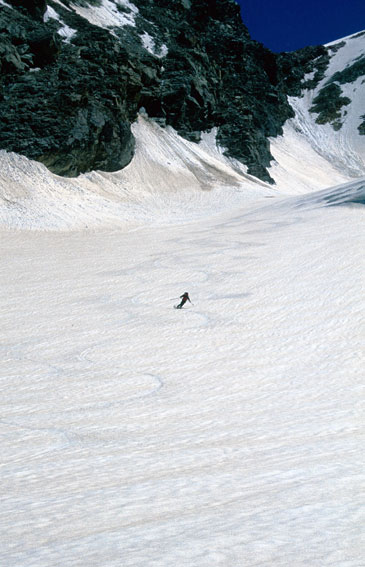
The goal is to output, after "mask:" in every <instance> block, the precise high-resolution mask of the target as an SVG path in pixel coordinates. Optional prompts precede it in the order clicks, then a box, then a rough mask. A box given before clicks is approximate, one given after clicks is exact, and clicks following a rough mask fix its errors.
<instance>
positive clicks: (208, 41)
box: [0, 0, 328, 182]
mask: <svg viewBox="0 0 365 567" xmlns="http://www.w3.org/2000/svg"><path fill="white" fill-rule="evenodd" d="M0 26H1V28H2V30H3V35H2V38H1V40H0V54H1V64H2V67H1V71H2V82H1V96H0V118H1V122H2V128H1V132H0V148H2V149H7V150H9V151H15V152H17V153H20V154H23V155H26V156H27V157H29V158H31V159H36V160H38V161H41V162H42V163H44V164H45V165H46V166H47V167H48V168H49V169H50V170H51V171H53V172H54V173H57V174H60V175H66V176H75V175H77V174H79V173H80V172H85V171H90V170H95V169H102V170H106V171H115V170H118V169H121V168H122V167H124V166H125V165H126V164H127V163H129V162H130V160H131V159H132V157H133V155H134V138H133V135H132V133H131V124H132V123H133V122H134V121H135V120H136V118H137V113H138V111H139V110H140V109H141V108H145V109H146V111H147V112H148V114H149V115H150V116H152V117H154V118H155V119H156V120H158V121H159V122H160V123H161V124H167V125H171V126H173V127H174V128H175V129H176V130H177V132H178V133H179V134H180V135H181V136H183V137H184V138H186V139H189V140H192V141H198V140H199V139H200V136H201V132H202V131H206V130H210V129H211V128H213V127H216V128H217V139H218V142H219V143H220V145H221V146H222V147H224V148H225V151H226V153H227V155H229V156H231V157H234V158H236V159H238V160H240V161H241V162H242V163H244V164H246V165H247V166H248V171H249V173H251V174H253V175H255V176H257V177H259V178H261V179H264V180H266V181H268V182H272V181H273V180H272V178H271V177H270V175H269V173H268V170H267V167H268V166H269V165H270V161H271V159H272V155H271V154H270V147H269V142H268V137H270V136H277V135H278V134H281V133H282V126H283V124H284V123H285V121H286V120H287V118H289V117H291V116H293V115H294V113H293V110H292V108H291V106H290V105H289V103H288V100H287V96H286V93H287V92H288V89H289V90H290V91H292V90H297V89H298V85H299V84H300V80H301V79H302V77H303V76H304V74H305V72H306V71H310V70H312V68H313V63H312V62H313V60H314V59H318V58H319V59H320V60H321V61H322V63H323V64H325V63H326V61H327V60H328V54H327V50H326V49H325V48H324V47H316V48H307V49H306V50H302V51H301V52H300V54H299V55H297V56H296V57H295V58H294V59H293V58H292V57H290V56H287V55H282V56H280V57H277V56H276V55H275V54H273V53H271V52H270V51H269V50H268V49H266V48H265V47H264V46H263V45H261V44H259V43H257V42H255V41H252V40H251V39H250V36H249V33H248V31H247V28H246V27H245V25H244V24H243V23H242V20H241V16H240V11H239V7H238V5H237V4H236V3H235V2H234V0H212V1H209V2H208V1H207V0H177V1H176V2H173V3H171V2H170V1H167V0H155V1H154V2H150V1H149V0H136V1H135V2H134V3H132V2H130V1H129V0H90V1H87V0H74V1H73V2H72V1H71V0H63V1H61V0H49V1H47V2H46V1H45V0H29V1H28V2H26V3H22V2H19V1H18V0H9V1H8V2H5V1H3V2H2V3H1V6H0ZM293 63H295V65H294V64H293ZM294 67H295V68H294Z"/></svg>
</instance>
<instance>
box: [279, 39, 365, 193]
mask: <svg viewBox="0 0 365 567" xmlns="http://www.w3.org/2000/svg"><path fill="white" fill-rule="evenodd" d="M327 47H330V48H333V49H334V51H333V52H332V55H331V59H330V63H329V66H328V68H327V70H326V72H325V75H324V77H323V79H322V80H321V81H320V82H319V84H318V85H317V86H316V88H315V89H313V90H306V91H303V93H302V95H303V96H301V97H291V98H290V104H291V105H292V107H293V109H294V111H295V118H293V119H291V120H288V122H287V123H286V125H285V126H284V139H285V142H286V144H287V145H289V146H291V144H293V142H294V147H295V150H294V153H295V158H294V159H295V160H296V163H297V166H298V167H299V168H300V169H302V168H305V167H311V164H312V162H313V160H312V159H309V160H308V157H309V151H311V152H312V156H313V159H314V163H315V164H317V163H318V160H319V159H320V158H323V160H322V167H324V168H325V163H326V162H327V163H329V164H330V167H331V168H333V167H334V168H336V169H337V171H338V172H339V173H340V174H342V175H344V176H348V177H360V176H363V175H364V171H365V136H364V135H360V133H359V130H358V127H359V125H360V124H361V122H362V119H361V117H362V116H363V115H365V107H364V100H365V77H364V75H362V76H359V77H358V78H357V79H356V80H354V81H352V82H347V83H344V84H341V83H340V82H339V81H335V83H336V84H338V85H339V86H340V87H341V93H342V94H341V96H345V97H347V98H349V99H350V100H351V103H350V104H349V105H347V106H344V107H343V108H342V110H341V122H342V127H341V128H340V129H339V130H335V129H334V128H333V127H332V125H331V124H317V123H316V119H317V117H318V114H316V113H313V112H310V111H309V109H310V108H312V106H313V99H315V97H316V96H317V95H318V93H319V92H320V91H321V89H322V88H323V87H324V86H326V85H327V84H328V83H329V81H331V80H334V79H335V78H336V73H338V72H341V71H343V70H345V69H347V68H350V67H351V66H352V65H353V64H354V63H356V61H359V60H360V58H365V32H360V33H358V34H354V35H353V36H349V37H345V38H343V39H341V40H338V41H337V42H333V43H331V44H328V46H327ZM298 142H299V143H298ZM271 145H272V153H273V155H274V157H275V158H276V159H277V161H278V162H279V164H280V163H281V158H282V153H281V145H282V142H281V140H280V138H278V139H273V140H272V141H271ZM277 146H279V148H278V149H277ZM302 146H304V147H305V146H307V147H308V150H306V151H305V153H304V154H303V155H301V153H300V149H301V147H302ZM290 167H291V169H292V170H294V171H295V170H296V169H297V167H296V166H295V163H294V162H293V163H291V164H290ZM289 171H290V170H289ZM271 174H272V175H273V177H274V179H275V181H279V182H280V180H281V179H282V177H281V176H280V173H279V175H277V174H276V170H275V166H274V168H273V171H272V173H271Z"/></svg>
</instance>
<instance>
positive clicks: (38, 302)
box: [0, 181, 365, 567]
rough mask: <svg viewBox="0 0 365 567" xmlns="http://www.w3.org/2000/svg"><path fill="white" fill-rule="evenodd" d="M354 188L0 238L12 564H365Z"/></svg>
mask: <svg viewBox="0 0 365 567" xmlns="http://www.w3.org/2000/svg"><path fill="white" fill-rule="evenodd" d="M364 186H365V183H364V182H361V181H357V182H353V183H351V184H349V185H348V186H347V187H346V188H342V189H341V188H339V189H336V190H335V191H334V192H332V193H333V198H331V194H332V193H331V192H330V191H324V192H321V193H320V194H318V193H315V194H313V195H312V196H306V197H304V196H303V197H299V198H294V197H291V198H287V199H286V200H285V199H282V200H280V201H275V202H274V203H273V201H272V200H267V201H266V202H265V206H261V207H260V206H257V208H256V209H252V208H251V210H250V211H249V212H245V210H242V211H240V210H236V213H235V214H232V212H226V213H225V214H222V215H220V216H219V215H217V216H215V217H214V218H213V219H211V220H207V219H206V220H200V221H199V222H190V223H187V224H183V225H179V226H173V225H171V226H164V227H161V228H158V227H149V228H148V227H146V228H141V229H140V230H135V231H130V232H124V231H114V232H113V231H98V232H91V231H89V232H88V231H83V232H63V233H62V232H61V233H59V232H58V233H57V232H56V233H55V232H53V233H52V232H27V233H26V232H24V231H13V232H8V233H3V235H2V254H1V261H0V277H1V289H2V290H4V291H3V293H2V294H1V299H0V313H1V321H2V325H1V331H0V333H1V341H0V349H1V358H2V364H1V383H2V396H1V401H0V404H1V420H0V424H1V432H2V450H1V459H2V466H1V469H0V475H1V486H2V506H1V509H0V530H1V536H0V541H1V542H2V543H1V551H0V557H1V564H2V565H6V566H7V567H31V566H32V567H59V566H60V565H70V566H71V565H72V567H89V566H90V565H97V566H98V567H120V565H123V567H131V566H138V567H142V566H143V567H144V566H145V565H156V566H158V567H170V566H171V565H176V566H177V567H183V566H189V567H190V566H197V567H212V566H222V567H237V566H238V565H242V566H249V567H254V566H263V565H264V566H267V567H269V566H270V567H284V566H285V567H292V566H293V565H295V566H296V567H308V566H317V565H318V566H319V565H320V566H321V567H324V566H329V567H344V566H345V565H346V567H359V566H360V565H361V564H362V559H363V556H364V555H363V553H364V549H363V547H362V545H361V533H362V524H363V519H364V518H363V515H362V512H361V507H360V503H361V486H362V481H363V479H364V459H363V444H362V443H361V424H362V418H361V399H362V390H361V384H362V381H363V369H364V365H365V357H364V328H365V327H364V320H365V300H364V297H365V296H364V277H363V276H364V269H365V257H364V254H363V251H364V246H365V232H364V221H365V209H364V207H363V205H361V204H356V203H358V202H361V200H364V199H365V189H364ZM351 200H354V201H355V202H356V203H354V204H351ZM331 203H332V205H333V206H329V205H330V204H331ZM335 203H336V204H335ZM185 290H187V291H189V292H190V296H191V299H192V301H193V303H194V306H191V307H190V306H189V307H188V308H187V309H184V310H182V311H176V310H174V309H172V306H173V303H174V302H176V300H173V298H174V297H177V296H178V295H180V294H181V293H183V292H184V291H185Z"/></svg>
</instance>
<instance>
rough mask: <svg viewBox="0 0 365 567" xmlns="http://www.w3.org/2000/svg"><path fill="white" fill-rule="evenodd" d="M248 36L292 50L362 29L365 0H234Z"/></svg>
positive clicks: (272, 47)
mask: <svg viewBox="0 0 365 567" xmlns="http://www.w3.org/2000/svg"><path fill="white" fill-rule="evenodd" d="M236 1H237V2H238V4H240V6H241V13H242V19H243V21H244V23H245V24H246V26H247V27H248V29H249V32H250V34H251V37H252V38H253V39H256V40H257V41H260V42H261V43H263V44H264V45H266V47H269V48H270V49H271V50H272V51H277V52H279V51H293V50H294V49H299V48H301V47H305V46H307V45H318V44H323V43H328V42H330V41H334V40H336V39H339V38H341V37H344V36H346V35H350V34H352V33H355V32H358V31H362V30H365V0H306V1H303V0H297V2H295V0H236Z"/></svg>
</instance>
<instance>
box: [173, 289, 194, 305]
mask: <svg viewBox="0 0 365 567" xmlns="http://www.w3.org/2000/svg"><path fill="white" fill-rule="evenodd" d="M180 299H181V302H180V303H179V305H177V306H176V309H181V308H182V307H183V305H185V303H186V302H187V301H190V297H189V294H188V292H187V291H186V292H185V293H183V294H182V295H180ZM190 303H191V301H190Z"/></svg>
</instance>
